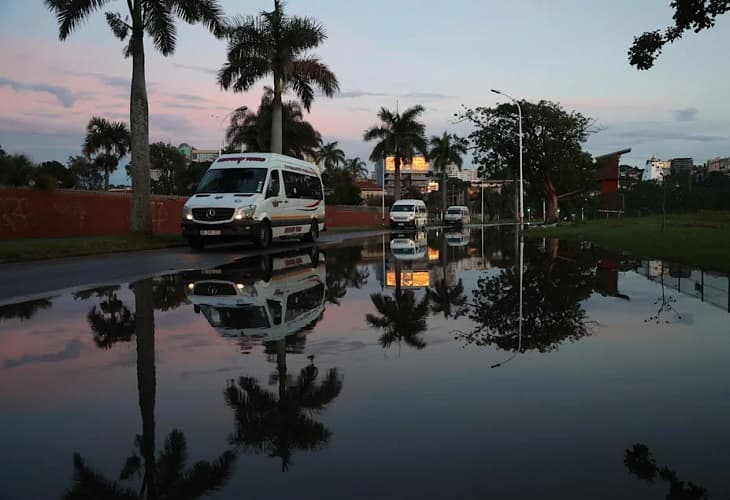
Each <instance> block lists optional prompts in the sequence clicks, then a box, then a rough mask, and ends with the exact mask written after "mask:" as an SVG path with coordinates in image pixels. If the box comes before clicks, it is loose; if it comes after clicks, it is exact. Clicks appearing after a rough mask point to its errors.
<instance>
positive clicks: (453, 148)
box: [428, 132, 466, 210]
mask: <svg viewBox="0 0 730 500" xmlns="http://www.w3.org/2000/svg"><path fill="white" fill-rule="evenodd" d="M429 146H430V148H431V149H430V150H429V152H428V159H429V162H430V164H431V167H432V168H433V170H434V171H435V172H437V173H438V175H439V178H440V181H441V182H440V184H441V187H440V188H439V189H440V191H441V206H442V207H443V210H446V208H447V207H448V206H449V205H448V203H449V202H448V198H447V193H446V191H447V188H446V180H447V179H448V177H449V174H448V173H447V172H446V168H447V167H448V166H449V165H454V166H455V167H456V168H458V169H459V170H461V168H462V167H463V166H464V158H463V155H465V154H466V141H465V140H464V139H462V138H460V137H459V136H457V135H454V134H449V133H448V132H444V133H443V135H442V136H441V137H439V136H436V135H434V136H432V137H431V140H430V141H429Z"/></svg>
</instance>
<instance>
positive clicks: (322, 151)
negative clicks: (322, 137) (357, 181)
mask: <svg viewBox="0 0 730 500" xmlns="http://www.w3.org/2000/svg"><path fill="white" fill-rule="evenodd" d="M339 144H340V143H339V142H338V141H334V142H324V141H323V142H322V143H321V144H320V146H319V151H317V154H316V155H315V160H317V164H318V165H322V166H323V167H324V168H325V170H333V169H335V168H337V167H339V166H340V165H344V164H345V152H344V151H343V150H342V149H341V148H340V147H339Z"/></svg>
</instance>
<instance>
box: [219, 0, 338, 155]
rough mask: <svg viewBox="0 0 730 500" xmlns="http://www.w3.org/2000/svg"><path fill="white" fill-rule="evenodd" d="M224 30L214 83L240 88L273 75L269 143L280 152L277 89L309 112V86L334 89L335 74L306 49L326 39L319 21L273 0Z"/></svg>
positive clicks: (280, 105)
mask: <svg viewBox="0 0 730 500" xmlns="http://www.w3.org/2000/svg"><path fill="white" fill-rule="evenodd" d="M226 34H227V37H228V51H227V61H226V63H225V64H224V65H223V67H222V68H221V70H220V71H219V73H218V83H219V84H220V86H221V87H222V88H223V89H225V90H228V89H231V88H232V89H233V91H234V92H245V91H247V90H249V89H250V88H251V87H252V86H253V85H254V84H255V83H256V82H257V81H258V80H261V79H262V78H265V77H267V76H269V75H271V76H273V84H274V86H273V94H274V95H273V100H272V120H271V135H270V142H269V144H270V151H271V152H272V153H283V152H284V143H283V136H284V130H283V127H284V118H283V107H284V106H283V103H282V94H283V93H284V92H286V91H288V90H291V91H292V92H294V93H295V94H296V95H297V96H298V97H299V99H300V100H301V101H302V104H303V105H304V108H305V109H306V110H307V111H309V110H310V108H311V107H312V102H313V101H314V95H315V88H317V89H319V91H320V92H321V93H322V94H324V95H326V96H327V97H332V96H333V95H334V94H335V92H337V91H338V90H339V83H338V82H337V77H336V76H335V74H334V73H333V72H332V71H331V70H330V69H329V67H327V65H325V64H324V63H323V62H322V61H320V59H319V58H317V57H316V56H314V55H312V54H310V53H309V52H308V51H310V50H311V49H314V48H316V47H318V46H319V45H320V44H321V43H322V42H324V41H325V40H326V38H327V35H326V33H325V29H324V26H322V25H321V24H319V23H318V22H317V21H316V20H314V19H312V18H309V17H292V16H288V15H286V14H285V13H284V10H283V5H282V2H280V1H279V0H274V10H273V11H271V12H266V11H264V12H261V13H260V14H259V15H258V16H257V17H253V16H249V17H245V18H244V17H239V18H237V19H235V21H234V23H233V25H232V26H230V28H229V29H228V30H227V32H226ZM267 151H268V150H267Z"/></svg>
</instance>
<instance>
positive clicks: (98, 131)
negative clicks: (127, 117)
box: [82, 116, 131, 191]
mask: <svg viewBox="0 0 730 500" xmlns="http://www.w3.org/2000/svg"><path fill="white" fill-rule="evenodd" d="M130 142H131V137H130V135H129V129H128V128H127V124H126V123H124V122H111V121H109V120H107V119H106V118H102V117H100V116H92V117H91V120H89V123H88V125H86V139H84V145H83V146H82V152H83V153H84V154H85V155H86V157H87V158H89V159H91V157H92V156H94V157H95V158H94V165H95V166H96V167H97V168H98V169H99V170H100V171H101V172H103V173H104V191H107V190H108V189H109V175H110V174H111V173H112V172H114V171H115V170H116V169H117V167H118V166H119V160H121V159H122V158H124V157H125V156H127V153H128V152H129V148H130V146H131V144H130Z"/></svg>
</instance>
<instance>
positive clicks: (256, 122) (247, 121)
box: [226, 88, 321, 159]
mask: <svg viewBox="0 0 730 500" xmlns="http://www.w3.org/2000/svg"><path fill="white" fill-rule="evenodd" d="M273 113H274V92H273V90H271V89H270V88H266V89H265V90H264V94H263V96H261V103H260V104H259V108H258V110H257V111H256V112H255V113H254V112H252V111H250V110H248V109H247V108H245V107H244V108H240V109H239V110H238V111H236V112H235V113H234V114H233V115H232V116H231V122H230V125H229V126H228V129H227V130H226V141H227V143H228V147H229V148H233V149H240V148H245V149H246V150H247V151H271V150H272V148H271V123H272V121H273ZM282 134H283V136H282V141H283V145H282V150H281V152H282V154H285V155H288V156H293V157H295V158H300V159H303V158H305V157H310V158H311V157H314V156H315V155H316V152H317V150H318V148H319V143H320V140H321V137H320V135H319V132H317V131H316V130H315V129H314V127H313V126H312V124H311V123H309V122H308V121H306V120H304V112H303V111H302V107H301V106H300V105H299V104H298V103H296V102H295V101H288V102H285V103H283V104H282Z"/></svg>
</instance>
